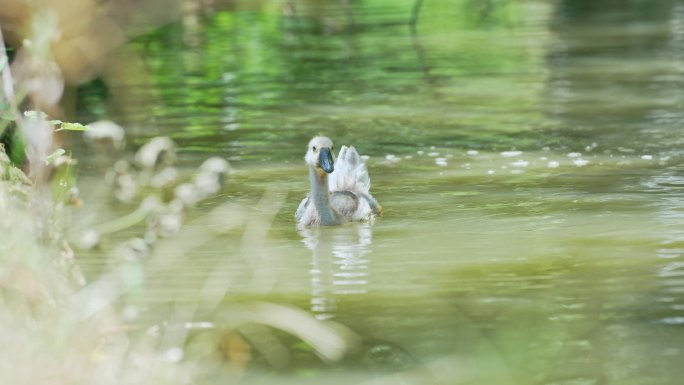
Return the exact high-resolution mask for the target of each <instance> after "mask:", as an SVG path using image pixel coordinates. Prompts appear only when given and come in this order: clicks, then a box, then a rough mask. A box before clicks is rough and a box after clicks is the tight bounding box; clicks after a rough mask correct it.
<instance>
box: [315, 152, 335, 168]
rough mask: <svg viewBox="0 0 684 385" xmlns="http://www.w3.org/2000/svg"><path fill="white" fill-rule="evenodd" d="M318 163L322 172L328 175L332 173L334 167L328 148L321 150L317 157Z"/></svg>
mask: <svg viewBox="0 0 684 385" xmlns="http://www.w3.org/2000/svg"><path fill="white" fill-rule="evenodd" d="M318 163H320V165H321V168H322V169H323V171H325V172H327V173H328V174H330V173H331V172H333V170H334V169H335V167H334V166H333V157H332V152H331V151H330V149H329V148H325V147H324V148H321V154H320V155H319V157H318Z"/></svg>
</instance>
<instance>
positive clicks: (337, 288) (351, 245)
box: [299, 223, 373, 319]
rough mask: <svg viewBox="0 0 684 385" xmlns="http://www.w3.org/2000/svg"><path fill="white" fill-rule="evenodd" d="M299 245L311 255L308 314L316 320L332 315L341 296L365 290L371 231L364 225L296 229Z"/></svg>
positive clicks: (362, 292) (368, 273)
mask: <svg viewBox="0 0 684 385" xmlns="http://www.w3.org/2000/svg"><path fill="white" fill-rule="evenodd" d="M299 233H300V235H301V236H302V242H303V243H304V244H305V245H306V247H307V248H309V249H310V250H311V252H312V257H311V270H310V273H311V311H312V312H313V313H314V314H315V315H316V318H318V319H328V318H331V317H333V316H334V315H335V312H336V310H337V302H338V301H339V300H340V299H341V297H343V296H348V295H360V294H364V293H366V292H367V291H368V284H369V281H370V271H369V268H368V264H369V261H368V259H365V258H364V256H365V255H367V254H369V253H370V252H371V244H372V243H373V229H372V227H371V225H370V224H367V223H353V224H348V225H345V226H338V227H322V228H311V229H308V228H305V229H300V230H299Z"/></svg>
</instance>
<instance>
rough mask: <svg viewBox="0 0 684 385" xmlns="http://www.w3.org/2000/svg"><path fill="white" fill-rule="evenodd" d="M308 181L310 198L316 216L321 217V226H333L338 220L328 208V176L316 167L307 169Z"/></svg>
mask: <svg viewBox="0 0 684 385" xmlns="http://www.w3.org/2000/svg"><path fill="white" fill-rule="evenodd" d="M309 179H310V180H311V197H312V198H313V202H314V206H316V211H318V215H320V216H321V224H322V225H335V224H338V223H339V219H338V218H337V215H335V212H334V211H333V210H332V208H331V207H330V190H329V189H328V174H327V173H325V171H323V170H320V169H318V168H316V167H309Z"/></svg>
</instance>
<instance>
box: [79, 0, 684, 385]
mask: <svg viewBox="0 0 684 385" xmlns="http://www.w3.org/2000/svg"><path fill="white" fill-rule="evenodd" d="M279 4H281V3H276V2H265V3H263V4H260V5H258V6H257V5H255V6H252V7H244V6H243V7H240V6H237V7H236V8H234V9H230V10H221V9H219V10H218V11H217V12H215V13H212V14H210V15H208V16H202V17H199V18H198V20H199V22H198V23H192V22H190V21H192V20H194V19H192V20H190V19H187V18H190V17H191V16H192V15H190V16H187V18H184V19H183V20H182V21H180V22H178V23H174V24H172V25H169V26H167V27H164V28H161V29H159V30H156V31H153V32H152V33H150V34H149V35H146V36H144V37H141V38H139V39H136V40H135V41H134V42H133V43H131V47H130V48H131V50H132V52H135V53H136V54H137V55H139V58H140V60H141V62H142V63H144V64H145V68H146V72H144V73H143V72H140V71H133V70H132V71H130V73H128V74H127V76H126V77H123V78H120V79H118V81H117V83H116V84H109V85H108V86H107V87H108V92H103V91H102V87H101V86H96V85H88V86H86V87H84V88H83V89H82V90H81V93H80V94H79V108H80V110H79V111H80V112H79V114H80V116H81V118H82V120H86V121H87V119H89V118H92V117H95V116H97V115H98V114H100V113H102V112H104V113H105V114H106V115H108V116H111V117H112V118H113V119H114V120H116V121H118V122H121V123H122V124H124V125H125V126H126V127H127V128H128V129H129V135H131V136H130V137H129V145H130V146H129V148H135V147H136V146H137V145H140V144H141V143H142V142H143V141H144V140H145V139H147V138H149V137H152V136H155V135H159V134H163V135H169V136H170V137H172V138H173V139H174V140H175V141H176V142H177V144H178V145H179V151H180V159H179V161H180V166H181V168H182V169H184V170H190V169H192V168H193V167H196V166H197V165H198V164H199V162H200V161H201V159H203V158H205V157H207V156H210V155H219V156H222V157H225V158H227V159H229V160H230V161H231V163H232V165H233V167H234V168H235V169H236V173H235V175H234V176H233V177H232V178H231V180H230V181H229V184H228V185H227V186H226V187H225V188H224V190H223V191H222V193H221V194H220V195H219V196H218V197H216V198H213V199H211V200H210V201H208V202H205V204H203V205H202V206H201V207H200V208H199V209H198V210H197V212H196V213H193V214H191V215H189V219H188V221H189V222H188V224H187V226H186V231H185V232H183V233H181V235H179V237H178V238H177V239H175V240H168V241H166V242H167V243H166V246H164V245H162V246H160V249H158V250H157V251H156V254H155V256H156V257H157V258H160V259H159V260H160V261H161V265H163V266H164V267H163V268H162V269H157V270H151V271H150V272H148V276H147V281H146V283H145V285H144V287H143V288H139V289H136V290H134V291H133V292H132V293H131V294H130V296H128V297H126V298H125V299H123V300H122V302H123V303H122V305H129V306H134V307H136V308H138V309H140V313H141V316H140V322H141V323H142V324H146V323H147V324H154V323H160V322H162V321H163V320H166V319H167V314H168V313H169V312H170V311H171V310H169V308H170V307H171V305H169V304H172V303H198V304H200V307H201V306H202V304H203V303H204V302H203V301H205V300H206V298H207V292H209V293H213V294H212V295H214V297H218V300H219V302H220V303H221V305H218V309H220V308H221V307H225V309H228V310H229V309H230V306H232V304H234V303H235V302H236V301H237V302H243V301H247V302H249V301H250V300H260V301H263V300H265V301H270V302H275V303H280V304H289V305H293V306H296V307H298V308H301V309H304V310H307V311H308V312H310V314H312V315H314V316H316V317H317V318H319V319H330V320H334V321H336V322H339V323H341V324H343V325H346V326H347V327H348V328H349V329H351V330H352V331H354V332H355V333H357V334H358V335H359V336H360V337H361V339H362V341H363V342H362V344H361V348H360V350H358V351H356V352H354V353H352V354H350V356H349V357H348V358H347V359H346V360H343V361H342V362H341V363H337V364H325V363H323V362H321V361H320V360H318V359H317V358H316V357H315V356H313V355H311V354H309V355H307V354H302V355H298V354H296V353H293V354H292V358H291V360H290V362H289V363H288V364H285V365H283V366H281V367H278V368H273V367H272V366H270V365H268V364H264V363H263V362H262V363H261V364H260V363H259V362H258V360H256V361H255V362H256V363H254V364H253V365H251V366H250V369H249V370H248V372H247V375H246V377H244V378H243V380H242V381H244V382H245V383H296V384H302V383H312V384H314V383H315V384H326V383H364V381H374V380H377V381H386V382H377V383H393V384H394V383H409V384H413V383H416V384H432V383H434V384H453V383H474V384H493V383H497V384H646V383H648V384H679V383H680V381H681V378H682V376H683V375H684V369H682V366H681V362H682V361H683V359H684V351H683V350H682V346H684V329H683V328H684V279H683V278H682V277H684V237H683V235H682V234H684V233H683V231H684V211H683V210H684V209H683V208H682V207H683V205H682V203H683V198H682V192H683V189H684V168H683V167H682V159H683V158H682V156H683V155H684V152H683V150H682V145H683V144H684V140H683V139H682V135H681V130H682V123H683V122H684V112H683V109H682V108H683V106H684V88H683V86H684V66H682V63H683V62H684V61H683V60H684V7H683V6H682V4H681V3H679V2H677V1H674V0H671V1H666V0H664V1H660V2H657V5H656V4H652V2H650V1H631V2H629V3H628V4H627V5H625V4H623V3H622V2H615V1H608V0H605V1H579V2H576V1H572V2H571V1H556V2H549V1H532V0H531V1H505V0H500V1H481V2H478V1H465V0H462V1H446V0H435V1H430V0H426V1H425V2H424V4H423V8H422V10H421V14H420V22H419V24H418V26H417V28H416V30H415V31H414V32H412V31H411V29H410V28H409V27H408V25H407V24H406V22H407V21H408V20H409V19H410V17H411V11H412V6H413V2H411V1H371V0H368V1H363V2H353V21H354V24H353V26H352V25H351V21H350V19H349V17H348V16H347V14H346V13H345V11H344V9H343V8H341V7H340V6H339V3H338V2H330V4H327V3H325V2H319V3H316V4H318V6H314V3H307V2H303V1H302V2H298V4H299V8H298V12H299V14H298V16H297V17H288V16H285V15H283V13H282V12H281V5H279ZM219 8H220V7H219ZM118 89H125V90H127V91H126V92H127V94H126V97H121V95H123V94H124V93H123V92H118V91H117V90H118ZM319 133H322V134H325V135H327V136H330V137H331V138H332V139H333V140H334V141H335V143H336V145H337V147H339V145H342V144H352V145H354V146H356V147H357V148H358V149H359V151H360V152H361V153H362V154H365V155H368V156H369V157H370V158H369V160H368V162H367V164H368V168H369V172H370V175H371V180H372V183H373V187H372V192H373V194H374V196H375V197H376V198H377V199H378V201H379V202H380V203H381V204H382V205H383V206H384V208H385V214H384V216H383V217H382V218H381V219H380V220H378V221H377V222H376V223H375V224H374V225H373V226H370V225H359V226H345V227H342V228H326V229H321V230H312V231H308V232H306V231H305V232H299V231H297V229H296V228H295V223H294V218H293V213H294V210H295V209H296V207H297V205H298V203H299V201H300V200H301V198H302V197H303V196H304V194H305V193H306V191H307V189H308V179H307V175H306V172H307V171H306V166H305V165H304V164H303V160H302V158H303V155H304V152H305V145H306V143H307V142H308V139H309V138H310V137H311V136H313V135H315V134H319ZM75 144H76V145H77V146H78V143H75ZM78 151H81V152H80V153H77V156H79V154H80V157H82V158H86V159H87V157H88V156H90V154H91V153H90V152H89V150H87V149H85V148H83V149H80V150H78ZM513 151H517V152H513ZM188 172H189V171H188ZM82 175H83V180H84V182H83V183H84V184H86V186H84V188H83V189H84V191H85V192H86V194H85V195H86V199H87V196H88V193H90V194H97V193H98V191H100V189H102V188H103V187H102V186H101V183H100V182H99V181H100V180H101V177H100V175H101V169H100V168H99V167H96V165H95V164H93V165H88V164H86V165H84V166H83V169H82ZM264 194H266V198H264ZM95 196H97V195H95ZM222 204H234V207H235V210H236V211H234V212H242V213H244V218H243V219H244V221H246V223H247V224H246V225H243V224H241V225H239V226H237V227H236V228H235V229H233V230H231V231H228V232H227V233H226V234H223V235H217V236H211V237H198V235H201V234H205V233H206V232H208V231H209V230H210V228H211V224H210V223H209V222H206V221H203V213H206V212H209V211H210V210H211V209H213V208H214V207H218V206H220V205H222ZM83 210H85V211H86V212H89V210H90V211H97V210H99V211H100V214H102V213H105V215H116V214H117V213H122V212H125V211H126V210H129V208H126V207H123V208H122V207H120V206H113V207H112V205H109V204H107V203H106V202H105V203H100V202H97V201H96V202H94V203H92V204H91V205H90V208H89V206H88V205H87V204H86V206H85V207H84V209H83ZM235 215H236V217H238V216H239V215H238V214H235ZM245 218H246V219H245ZM236 220H237V219H236ZM240 223H243V222H240ZM135 231H136V230H135V229H133V230H130V231H128V232H124V233H125V234H123V235H121V238H125V236H129V235H131V234H133V233H135ZM193 240H194V241H193ZM84 263H85V266H87V267H86V270H87V271H89V274H90V275H91V277H94V276H97V274H100V273H101V272H102V271H106V269H107V268H106V263H105V262H104V259H102V257H101V256H97V255H96V256H90V258H87V260H86V261H85V262H84ZM209 277H214V279H215V280H217V281H218V282H221V284H220V285H219V286H220V287H221V289H220V290H219V289H216V290H215V291H212V289H211V287H210V288H209V289H207V286H206V282H207V281H208V279H209ZM212 295H209V297H212ZM211 314H214V313H212V312H209V313H208V314H205V315H203V317H205V318H204V320H209V321H212V315H211ZM391 375H395V376H403V377H390V378H387V377H386V376H391ZM208 378H210V379H211V381H217V382H214V383H223V382H221V376H220V375H217V374H213V375H209V377H208ZM223 381H224V382H225V381H227V380H225V379H224V380H223ZM400 381H404V382H400ZM368 383H376V382H368Z"/></svg>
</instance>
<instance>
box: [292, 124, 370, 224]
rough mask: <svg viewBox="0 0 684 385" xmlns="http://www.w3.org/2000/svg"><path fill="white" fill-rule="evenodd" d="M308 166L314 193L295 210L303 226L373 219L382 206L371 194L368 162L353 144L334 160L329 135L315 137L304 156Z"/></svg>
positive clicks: (343, 147) (342, 150) (344, 147)
mask: <svg viewBox="0 0 684 385" xmlns="http://www.w3.org/2000/svg"><path fill="white" fill-rule="evenodd" d="M304 160H305V161H306V164H307V165H308V166H309V180H310V182H311V192H310V193H309V195H308V196H307V197H306V198H304V200H302V202H301V203H300V204H299V208H297V212H296V213H295V218H296V219H297V224H298V225H300V226H315V225H323V226H330V225H338V224H341V223H344V222H350V221H373V220H374V219H375V217H376V216H378V215H380V214H382V207H381V206H380V205H379V204H378V201H376V200H375V198H373V196H372V195H371V194H370V178H369V177H368V170H367V169H366V165H365V163H364V162H363V160H362V159H361V156H359V153H358V152H357V151H356V149H355V148H354V147H353V146H350V147H347V146H342V148H341V149H340V153H339V157H338V158H337V160H335V154H334V153H333V143H332V140H330V138H327V137H325V136H316V137H314V138H313V139H311V141H310V142H309V147H308V149H307V152H306V156H305V157H304Z"/></svg>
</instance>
